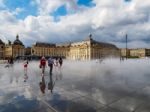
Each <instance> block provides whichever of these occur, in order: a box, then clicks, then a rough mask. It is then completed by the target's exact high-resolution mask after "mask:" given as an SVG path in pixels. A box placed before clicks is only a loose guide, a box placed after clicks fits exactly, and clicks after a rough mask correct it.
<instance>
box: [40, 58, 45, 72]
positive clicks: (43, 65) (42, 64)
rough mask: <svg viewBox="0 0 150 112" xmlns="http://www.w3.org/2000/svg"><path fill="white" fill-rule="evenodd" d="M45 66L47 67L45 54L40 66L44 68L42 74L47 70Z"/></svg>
mask: <svg viewBox="0 0 150 112" xmlns="http://www.w3.org/2000/svg"><path fill="white" fill-rule="evenodd" d="M45 67H46V59H45V57H44V56H43V57H42V58H41V60H40V68H41V69H42V74H44V72H45Z"/></svg>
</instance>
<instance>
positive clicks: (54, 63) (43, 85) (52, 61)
mask: <svg viewBox="0 0 150 112" xmlns="http://www.w3.org/2000/svg"><path fill="white" fill-rule="evenodd" d="M47 61H48V62H47ZM62 64H63V60H62V58H55V59H54V58H51V57H50V58H49V59H48V60H46V59H45V57H42V58H41V60H40V65H39V67H40V68H41V69H42V81H41V82H40V83H39V86H40V90H41V92H42V93H43V94H44V93H45V89H46V83H45V79H44V73H45V68H46V66H47V65H48V66H49V68H50V69H49V73H50V75H49V76H50V82H49V83H48V90H50V91H51V93H52V91H53V87H54V85H55V82H54V81H53V78H52V71H53V66H56V67H60V68H61V67H62Z"/></svg>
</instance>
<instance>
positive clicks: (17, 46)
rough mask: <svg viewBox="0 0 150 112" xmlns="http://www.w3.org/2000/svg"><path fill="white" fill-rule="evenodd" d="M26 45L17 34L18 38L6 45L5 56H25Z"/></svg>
mask: <svg viewBox="0 0 150 112" xmlns="http://www.w3.org/2000/svg"><path fill="white" fill-rule="evenodd" d="M24 49H25V47H24V45H23V43H22V42H21V41H20V40H19V36H18V35H17V36H16V40H15V41H14V42H13V43H11V42H10V41H9V42H8V44H6V45H5V57H6V58H10V57H13V58H16V57H19V56H24Z"/></svg>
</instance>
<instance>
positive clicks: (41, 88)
mask: <svg viewBox="0 0 150 112" xmlns="http://www.w3.org/2000/svg"><path fill="white" fill-rule="evenodd" d="M39 86H40V90H41V92H42V93H43V94H45V88H46V84H45V78H44V75H43V76H42V82H40V83H39Z"/></svg>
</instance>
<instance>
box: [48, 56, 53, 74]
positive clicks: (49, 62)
mask: <svg viewBox="0 0 150 112" xmlns="http://www.w3.org/2000/svg"><path fill="white" fill-rule="evenodd" d="M53 64H54V61H53V59H52V58H49V59H48V66H49V67H50V75H52V71H53Z"/></svg>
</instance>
